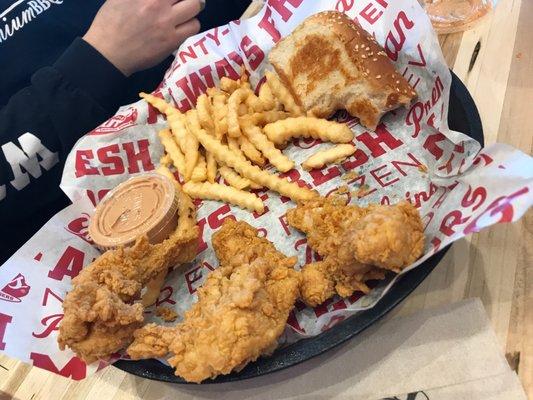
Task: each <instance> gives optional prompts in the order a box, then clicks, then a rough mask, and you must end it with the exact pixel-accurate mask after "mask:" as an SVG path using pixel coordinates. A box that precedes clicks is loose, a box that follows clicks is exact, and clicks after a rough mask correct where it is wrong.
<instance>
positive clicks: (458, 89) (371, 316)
mask: <svg viewBox="0 0 533 400" xmlns="http://www.w3.org/2000/svg"><path fill="white" fill-rule="evenodd" d="M448 122H449V126H450V128H451V129H453V130H456V131H460V132H463V133H465V134H467V135H468V136H470V137H472V138H474V139H476V140H477V141H479V142H480V143H481V144H482V145H483V143H484V140H483V128H482V126H481V120H480V119H479V113H478V111H477V108H476V105H475V103H474V101H473V100H472V97H471V96H470V93H468V90H467V89H466V87H465V86H464V85H463V83H462V82H461V81H460V80H459V78H457V76H455V74H454V73H453V72H452V85H451V90H450V106H449V113H448ZM449 247H450V246H448V247H446V248H444V249H442V250H441V251H440V252H439V253H437V254H435V255H434V256H433V257H431V258H430V259H428V260H427V261H426V262H424V263H423V264H422V265H420V266H419V267H418V268H415V269H414V270H412V271H409V272H407V273H406V274H405V275H403V276H402V278H401V279H399V280H398V282H396V284H395V285H394V287H392V288H391V289H390V290H389V292H388V293H387V294H386V295H385V296H384V297H383V298H382V299H381V300H380V301H379V302H378V304H376V305H375V306H374V307H373V308H371V309H369V310H365V311H362V312H359V313H357V314H356V315H354V316H352V317H350V318H347V319H346V320H344V321H342V322H339V323H338V324H337V325H335V326H334V327H332V328H331V329H329V330H327V331H325V332H323V333H321V334H320V335H318V336H315V337H312V338H309V339H304V340H300V341H299V342H296V343H294V344H292V345H290V346H287V347H284V348H281V349H278V350H277V351H275V352H274V354H273V355H272V356H270V357H264V358H260V359H258V360H257V361H255V362H253V363H250V364H249V365H247V366H246V367H245V368H244V369H243V370H242V371H240V372H238V373H232V374H230V375H223V376H219V377H218V378H216V379H214V380H207V381H205V382H204V383H222V382H233V381H239V380H243V379H248V378H253V377H256V376H260V375H265V374H268V373H270V372H274V371H279V370H281V369H283V368H287V367H290V366H293V365H296V364H298V363H301V362H302V361H305V360H308V359H310V358H312V357H315V356H317V355H319V354H322V353H324V352H325V351H327V350H330V349H332V348H333V347H335V346H338V345H339V344H341V343H343V342H345V341H346V340H348V339H350V338H352V337H354V336H355V335H357V334H358V333H360V332H362V331H363V330H364V329H366V328H368V327H369V326H370V325H372V324H373V323H374V322H376V321H377V320H378V319H380V318H381V317H382V316H384V315H385V314H386V313H387V312H389V311H390V310H392V309H393V308H394V307H396V305H397V304H398V303H400V302H401V301H402V300H403V299H405V298H406V297H407V296H408V295H409V293H411V292H412V291H413V290H414V289H415V288H416V287H417V286H418V285H419V284H420V283H421V282H422V281H423V280H424V279H425V278H426V277H427V276H428V275H429V273H430V272H431V271H432V270H433V268H435V267H436V266H437V264H438V263H439V262H440V260H441V259H442V257H444V254H445V253H446V252H447V251H448V249H449ZM114 366H115V367H117V368H119V369H121V370H123V371H126V372H129V373H132V374H134V375H137V376H141V377H144V378H148V379H154V380H159V381H165V382H173V383H187V382H185V381H184V380H183V379H181V378H180V377H178V376H175V375H174V370H173V369H172V368H171V367H168V366H166V365H164V364H162V363H160V362H159V361H157V360H154V359H150V360H141V361H127V360H119V361H117V362H115V363H114Z"/></svg>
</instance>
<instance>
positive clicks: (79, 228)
mask: <svg viewBox="0 0 533 400" xmlns="http://www.w3.org/2000/svg"><path fill="white" fill-rule="evenodd" d="M90 218H91V217H90V215H89V214H87V213H82V214H81V216H80V217H79V218H76V219H74V220H72V221H70V222H69V224H68V225H67V226H66V228H65V229H66V230H67V231H68V232H70V233H72V234H73V235H76V236H78V237H80V238H81V239H83V240H85V241H86V242H87V243H89V244H93V241H92V240H91V238H90V237H89V220H90Z"/></svg>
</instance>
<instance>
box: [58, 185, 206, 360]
mask: <svg viewBox="0 0 533 400" xmlns="http://www.w3.org/2000/svg"><path fill="white" fill-rule="evenodd" d="M177 192H178V195H179V200H180V203H179V204H180V205H179V209H178V213H179V216H178V218H179V220H178V227H177V228H176V230H175V231H174V232H173V233H172V234H171V235H170V236H169V237H168V238H167V239H166V240H165V241H163V242H161V243H158V244H150V243H149V242H148V238H147V237H146V236H143V237H140V238H139V239H138V240H137V241H136V243H135V244H134V245H133V246H132V247H130V248H118V249H116V250H109V251H106V252H105V253H104V254H102V255H101V256H100V257H98V258H97V259H96V260H95V261H94V262H92V263H91V264H90V265H88V266H87V267H85V268H84V269H83V270H82V271H81V272H80V274H79V275H78V276H77V277H76V278H74V279H73V280H72V285H73V288H72V290H71V291H70V292H69V293H68V294H67V296H66V298H65V301H64V302H63V310H64V317H63V320H62V321H61V324H60V326H59V337H58V344H59V347H60V349H62V350H63V349H65V347H67V346H68V347H70V348H71V349H72V350H73V351H74V352H75V353H76V354H77V355H78V356H79V357H80V358H82V359H83V360H85V361H86V362H87V363H91V362H93V361H96V360H97V359H99V358H105V357H108V356H110V355H111V354H113V353H115V352H117V351H118V350H120V349H122V348H123V347H125V346H126V345H127V344H128V343H130V342H131V340H132V338H133V332H134V331H135V329H137V328H139V327H140V326H141V325H142V322H143V310H144V308H143V306H142V304H140V303H133V302H134V300H137V299H138V298H139V296H140V293H141V289H142V288H143V287H144V286H145V285H146V284H147V283H148V282H149V281H151V280H152V279H153V278H155V277H156V276H157V275H158V274H159V273H160V272H161V271H167V270H168V269H169V268H170V267H173V266H175V265H177V264H182V263H185V262H189V261H191V260H192V259H194V257H195V255H196V249H197V247H198V238H199V229H198V227H197V226H196V212H195V208H194V205H193V204H192V202H191V200H190V198H189V197H188V196H187V195H185V194H184V193H183V192H182V191H181V190H180V189H179V187H178V188H177Z"/></svg>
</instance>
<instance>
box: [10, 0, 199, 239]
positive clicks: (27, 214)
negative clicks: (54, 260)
mask: <svg viewBox="0 0 533 400" xmlns="http://www.w3.org/2000/svg"><path fill="white" fill-rule="evenodd" d="M200 8H201V6H200V2H199V0H182V1H179V2H177V1H176V0H108V1H106V3H104V5H103V6H102V8H101V9H100V11H99V12H98V14H97V16H96V17H95V19H94V21H93V23H92V25H91V27H90V29H89V30H88V32H87V34H86V35H85V36H84V38H83V39H82V38H78V39H76V40H75V41H74V42H73V43H72V45H71V46H70V47H69V48H68V49H67V50H66V51H65V52H64V54H63V55H62V56H61V57H60V58H59V59H58V60H57V62H56V63H54V65H52V66H50V67H45V68H42V69H40V70H39V71H37V72H36V73H35V74H34V75H33V77H32V79H31V84H30V85H29V86H27V87H26V88H24V89H22V90H20V91H19V92H18V93H15V94H13V95H12V96H11V97H10V99H9V101H8V103H7V104H6V105H2V106H1V108H0V225H3V226H2V227H1V228H0V231H1V232H0V233H2V235H0V241H2V237H3V236H4V233H5V232H7V234H6V236H11V234H10V233H9V232H8V231H11V230H13V231H14V232H15V233H16V232H17V229H18V228H17V225H18V222H22V221H23V220H25V219H26V220H27V219H28V218H32V215H35V214H36V213H38V212H40V210H42V209H43V208H45V207H43V206H45V205H46V204H47V203H50V202H51V201H53V200H54V199H57V198H58V197H59V196H60V195H61V192H60V189H59V182H60V179H61V172H62V165H63V163H64V161H65V159H66V156H67V154H68V153H69V151H70V150H71V149H72V146H73V145H74V144H75V143H76V141H77V140H78V139H79V138H80V137H81V136H82V135H83V134H85V133H87V132H89V131H90V130H92V129H93V128H95V127H96V126H97V125H98V124H100V123H102V122H103V121H105V120H106V119H107V118H108V117H110V116H111V115H112V114H113V113H114V112H115V111H116V109H117V108H118V106H119V105H120V104H118V103H119V101H120V100H117V99H120V98H121V96H120V94H121V88H122V87H123V85H124V84H125V80H126V77H127V76H129V75H131V74H132V73H134V72H136V71H140V70H143V69H146V68H149V67H151V66H154V65H156V64H157V63H159V62H160V61H162V60H163V59H165V58H166V57H167V56H168V55H169V54H171V52H172V51H173V50H174V49H176V48H177V47H178V46H179V44H180V43H181V42H182V41H183V40H185V39H186V38H187V37H189V36H191V35H193V34H195V33H197V32H198V30H199V29H200V24H199V22H198V21H197V20H196V19H195V18H194V17H195V16H196V15H197V14H198V12H199V11H200ZM6 224H7V225H6ZM15 233H14V234H15ZM28 233H29V232H28ZM25 239H27V237H25ZM19 244H20V243H19ZM0 246H5V243H1V244H0Z"/></svg>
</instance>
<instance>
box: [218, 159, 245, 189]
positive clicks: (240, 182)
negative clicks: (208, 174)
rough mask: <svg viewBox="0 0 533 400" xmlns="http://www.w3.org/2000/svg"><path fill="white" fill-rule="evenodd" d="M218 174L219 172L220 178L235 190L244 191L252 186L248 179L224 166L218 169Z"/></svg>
mask: <svg viewBox="0 0 533 400" xmlns="http://www.w3.org/2000/svg"><path fill="white" fill-rule="evenodd" d="M218 172H220V176H221V177H222V178H224V180H225V181H226V182H227V183H228V184H229V185H230V186H232V187H234V188H235V189H239V190H244V189H246V188H248V187H250V186H251V185H252V181H251V180H250V179H247V178H243V177H242V176H240V175H239V174H238V173H236V172H235V171H234V170H233V169H231V168H230V167H227V166H225V165H223V166H222V167H220V168H219V170H218Z"/></svg>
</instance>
